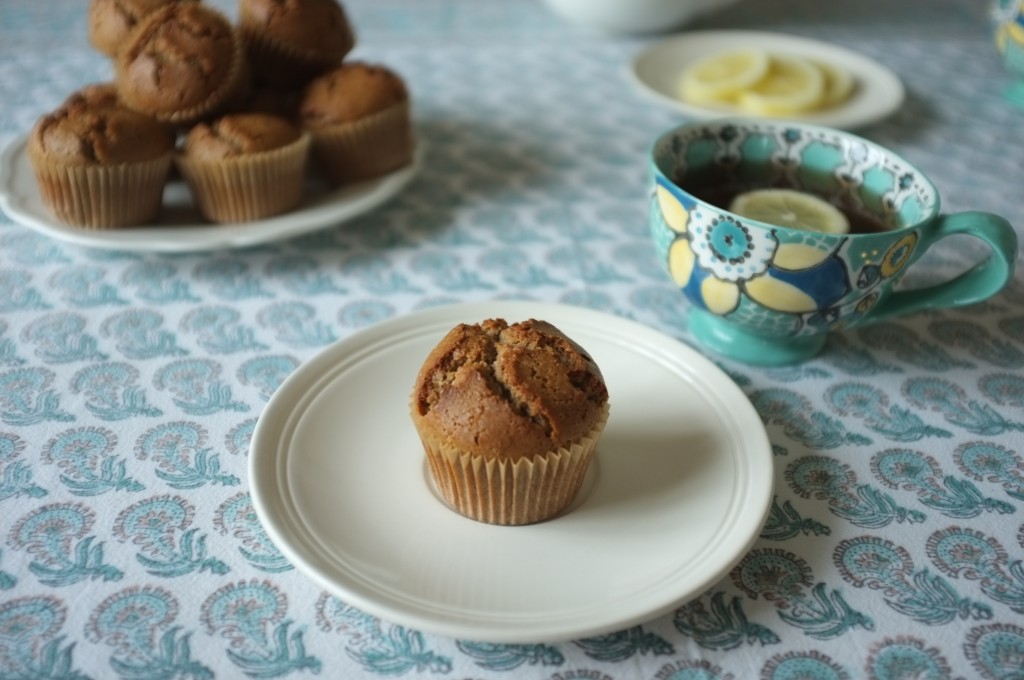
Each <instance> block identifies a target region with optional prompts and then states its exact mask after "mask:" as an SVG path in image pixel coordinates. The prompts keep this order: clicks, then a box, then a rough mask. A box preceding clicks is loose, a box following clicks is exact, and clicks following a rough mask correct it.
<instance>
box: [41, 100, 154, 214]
mask: <svg viewBox="0 0 1024 680" xmlns="http://www.w3.org/2000/svg"><path fill="white" fill-rule="evenodd" d="M173 152H174V135H173V134H172V133H171V132H170V130H168V129H167V127H166V126H164V125H161V124H160V123H158V122H157V121H155V120H153V119H152V118H150V117H149V116H145V115H143V114H141V113H137V112H135V111H131V110H129V109H126V108H123V107H120V106H111V105H95V106H90V105H88V104H86V103H83V102H80V103H77V104H73V105H70V106H62V107H60V108H58V109H57V110H56V111H54V112H52V113H49V114H47V115H45V116H43V117H41V118H40V119H39V120H38V121H37V122H36V124H35V126H34V127H33V128H32V132H31V133H30V134H29V138H28V146H27V149H26V153H27V156H28V159H29V162H30V163H31V164H32V168H33V171H34V173H35V176H36V182H37V184H38V186H39V192H40V195H41V197H42V201H43V204H44V205H45V206H46V208H47V210H49V212H50V213H51V214H52V215H53V216H54V217H56V218H57V219H58V220H59V221H61V222H64V223H66V224H71V225H75V226H80V227H87V228H92V229H112V228H117V227H127V226H135V225H140V224H146V223H148V222H151V221H153V220H154V219H155V218H156V217H157V215H158V214H159V212H160V208H161V204H162V199H163V190H164V184H165V183H166V181H167V174H168V171H169V170H170V167H171V162H172V158H173Z"/></svg>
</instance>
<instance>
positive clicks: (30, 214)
mask: <svg viewBox="0 0 1024 680" xmlns="http://www.w3.org/2000/svg"><path fill="white" fill-rule="evenodd" d="M29 135H30V133H27V132H23V133H21V134H19V135H17V136H15V137H14V138H13V139H12V140H11V141H10V142H8V143H7V144H6V145H5V146H4V148H3V150H2V151H0V210H3V212H4V213H5V214H6V215H7V216H8V217H9V218H10V219H11V220H12V221H13V222H15V223H16V224H19V225H21V226H23V227H26V228H28V229H31V230H33V231H35V232H36V233H39V234H42V235H44V236H47V237H49V238H53V239H55V240H58V241H62V242H64V243H70V244H73V245H77V246H85V247H89V248H99V249H103V250H112V251H121V252H136V253H196V252H215V251H220V250H226V249H235V248H250V247H253V246H258V245H262V244H265V243H272V242H274V241H279V240H284V239H289V238H295V237H297V236H301V235H303V234H307V233H310V232H314V231H319V230H321V229H327V228H330V227H335V226H338V225H341V224H343V223H344V222H347V221H349V220H352V219H355V218H356V217H359V216H362V215H364V214H366V213H368V212H370V211H372V210H374V209H375V208H377V207H379V206H380V205H382V204H383V203H385V202H386V201H387V200H389V199H391V198H393V197H394V196H396V195H397V194H398V193H400V192H401V191H402V190H403V189H404V188H405V187H406V185H407V184H408V183H409V182H410V181H411V180H412V178H413V177H415V176H416V175H417V174H418V173H419V171H420V168H421V167H422V165H423V157H424V154H425V150H424V149H425V145H424V144H423V142H422V141H417V142H416V146H415V149H414V152H413V158H412V162H410V163H409V164H408V165H405V166H403V167H401V168H398V169H397V170H393V171H391V172H389V173H387V174H385V175H383V176H381V177H376V178H373V179H370V180H366V181H363V182H359V183H355V184H351V185H346V186H342V187H337V188H334V189H330V190H328V191H326V192H325V193H323V194H320V195H318V196H316V197H315V199H314V202H313V203H304V204H303V205H300V206H299V207H298V208H296V209H294V210H292V211H289V212H287V213H284V214H281V215H274V216H272V217H269V218H266V219H262V220H254V221H251V222H238V223H223V224H214V223H201V222H195V223H190V224H177V225H176V224H152V225H140V226H137V227H127V228H121V229H94V230H90V229H82V228H79V227H75V226H73V225H66V224H63V223H60V222H58V221H56V220H55V219H53V218H52V217H50V216H49V215H46V214H41V213H39V212H38V211H36V210H33V208H32V206H30V205H26V197H25V196H22V195H20V194H19V192H18V191H17V190H16V188H15V187H14V183H15V181H17V180H18V179H20V175H19V174H18V172H19V166H20V165H25V164H27V163H28V160H27V158H26V148H27V145H28V138H29ZM35 192H36V193H35V195H34V196H29V197H28V198H30V199H31V198H36V199H38V187H37V188H35Z"/></svg>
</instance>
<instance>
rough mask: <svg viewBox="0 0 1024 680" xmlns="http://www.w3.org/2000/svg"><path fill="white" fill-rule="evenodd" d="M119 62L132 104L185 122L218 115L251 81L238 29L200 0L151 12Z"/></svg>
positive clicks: (124, 92)
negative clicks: (236, 33)
mask: <svg viewBox="0 0 1024 680" xmlns="http://www.w3.org/2000/svg"><path fill="white" fill-rule="evenodd" d="M116 66H117V68H116V71H117V76H116V82H117V88H118V94H119V95H120V97H121V100H122V101H123V102H124V104H125V105H126V106H128V107H129V108H132V109H135V110H136V111H139V112H141V113H145V114H148V115H151V116H153V117H155V118H157V119H158V120H161V121H164V122H169V123H175V124H180V125H188V124H190V123H194V122H197V121H199V120H200V119H202V118H205V117H209V116H213V115H215V114H216V113H217V112H218V110H219V108H220V107H223V106H224V105H225V104H226V103H227V102H228V101H230V100H231V98H232V97H237V96H238V95H239V92H240V91H241V89H242V88H244V87H245V86H247V84H248V83H247V78H246V75H247V71H246V68H245V59H244V53H243V50H242V45H241V41H240V40H239V39H238V37H237V36H236V35H235V30H234V28H233V27H232V26H231V24H230V23H228V20H227V19H226V18H224V16H223V15H222V14H220V13H219V12H218V11H216V10H214V9H211V8H209V7H207V6H205V5H203V4H202V3H198V2H185V3H173V4H170V5H167V6H165V7H161V8H160V9H157V10H156V11H154V12H151V13H150V14H149V15H147V16H146V17H145V18H144V19H143V20H142V22H140V23H139V25H138V26H136V27H135V30H134V31H132V33H131V35H130V37H129V39H128V42H127V44H126V45H125V46H124V48H123V49H122V50H121V51H120V52H119V53H118V57H117V65H116Z"/></svg>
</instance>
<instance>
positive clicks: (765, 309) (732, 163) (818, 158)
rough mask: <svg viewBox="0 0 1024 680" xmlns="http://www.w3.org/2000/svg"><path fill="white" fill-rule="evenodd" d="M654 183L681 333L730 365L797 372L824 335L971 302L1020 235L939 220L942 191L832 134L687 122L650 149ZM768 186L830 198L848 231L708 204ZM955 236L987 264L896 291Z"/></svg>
mask: <svg viewBox="0 0 1024 680" xmlns="http://www.w3.org/2000/svg"><path fill="white" fill-rule="evenodd" d="M651 174H652V187H651V191H650V217H649V220H650V229H651V234H652V236H653V239H654V244H655V249H656V251H657V255H658V257H659V259H660V260H661V261H662V262H663V263H664V265H665V266H666V268H667V269H668V272H669V274H670V275H671V276H672V278H673V280H674V281H675V282H676V284H677V285H678V286H679V288H680V289H681V291H682V292H683V294H684V295H685V297H686V298H687V299H688V300H689V302H690V303H691V311H690V313H689V315H688V317H689V326H690V330H691V331H692V333H693V335H694V337H695V338H696V339H697V340H698V341H699V342H700V343H702V344H703V345H705V346H706V347H707V348H708V349H710V350H712V351H714V352H716V353H719V354H722V355H724V356H727V357H730V358H733V359H737V360H739V361H744V362H747V363H751V364H762V365H779V364H788V363H795V362H799V361H803V360H805V359H808V358H810V357H812V356H814V354H816V353H817V352H818V351H819V350H820V349H821V347H822V346H823V345H824V344H825V339H826V334H827V333H828V331H830V330H838V329H844V328H851V327H854V326H859V325H863V324H865V323H870V322H873V321H879V320H881V319H887V318H892V317H894V316H898V315H903V314H910V313H912V312H916V311H920V310H924V309H931V308H940V307H956V306H961V305H967V304H971V303H975V302H979V301H981V300H984V299H986V298H988V297H990V296H992V295H994V294H995V293H997V292H998V291H999V290H1000V289H1001V288H1002V287H1003V286H1004V285H1005V284H1006V283H1007V282H1008V281H1009V280H1010V278H1011V277H1012V275H1013V267H1014V260H1015V258H1016V252H1017V236H1016V233H1015V232H1014V230H1013V227H1011V226H1010V224H1009V223H1008V222H1007V221H1006V220H1004V219H1003V218H1001V217H998V216H996V215H992V214H989V213H982V212H962V213H957V214H950V215H943V214H940V213H939V196H938V193H937V192H936V189H935V187H934V185H932V183H931V182H930V181H929V180H928V178H927V177H925V176H924V174H922V173H921V171H920V170H918V169H917V168H915V167H914V166H912V165H910V164H909V163H908V162H906V161H905V160H903V159H902V158H900V157H899V156H897V155H896V154H894V153H893V152H891V151H888V150H886V149H884V148H882V147H880V146H878V145H877V144H873V143H871V142H869V141H867V140H865V139H862V138H860V137H857V136H855V135H851V134H849V133H846V132H841V131H839V130H832V129H828V128H823V127H816V126H812V125H803V124H795V123H789V122H781V121H774V122H773V121H760V120H756V121H755V120H745V119H725V120H717V121H711V122H703V123H692V124H688V125H683V126H681V127H678V128H675V129H673V130H670V131H668V132H666V133H665V134H663V135H662V136H661V137H659V138H658V139H657V140H656V141H655V143H654V146H653V149H652V158H651ZM765 187H789V188H793V189H797V190H800V191H806V192H809V193H813V194H816V195H818V196H820V197H822V198H825V199H828V200H829V201H830V202H832V203H833V204H834V205H836V206H837V207H838V208H840V209H841V210H842V211H843V212H845V213H847V215H848V216H849V217H850V222H851V224H852V225H854V228H853V229H851V232H850V233H848V234H825V233H818V232H811V231H802V230H796V229H789V228H786V227H780V226H775V225H771V224H766V223H764V222H758V221H756V220H750V219H747V218H744V217H740V216H738V215H736V214H734V213H730V212H729V211H727V210H725V209H723V208H721V207H718V205H716V203H718V204H725V205H728V200H727V199H728V195H729V194H730V193H732V194H735V193H737V192H742V191H747V190H750V189H755V188H765ZM712 201H713V202H712ZM858 229H867V231H864V232H863V233H857V232H858ZM952 234H967V235H970V236H974V237H976V238H978V239H981V240H982V241H984V242H985V243H986V244H987V245H988V247H989V253H988V254H987V257H986V258H985V259H984V260H983V261H982V262H980V263H979V264H977V265H976V266H974V267H973V268H972V269H970V270H969V271H967V272H965V273H963V274H961V275H959V276H956V277H955V278H952V279H950V280H946V281H942V282H938V283H934V285H931V286H929V287H924V288H919V289H915V290H902V289H901V290H898V291H897V290H896V288H897V284H898V283H899V281H900V280H901V279H902V278H903V275H904V274H905V273H906V271H907V268H908V267H909V266H910V265H911V264H912V263H914V262H915V261H916V260H917V259H918V258H920V257H921V256H922V255H923V254H924V252H925V251H926V250H928V248H929V247H931V246H932V245H933V244H935V243H936V242H938V241H939V240H940V239H943V238H945V237H946V236H950V235H952Z"/></svg>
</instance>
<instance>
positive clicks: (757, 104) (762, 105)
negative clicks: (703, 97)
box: [738, 54, 825, 116]
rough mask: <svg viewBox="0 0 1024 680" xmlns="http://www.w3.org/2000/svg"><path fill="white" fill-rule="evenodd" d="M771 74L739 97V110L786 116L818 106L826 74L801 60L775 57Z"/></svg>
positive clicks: (812, 64) (799, 58) (771, 64)
mask: <svg viewBox="0 0 1024 680" xmlns="http://www.w3.org/2000/svg"><path fill="white" fill-rule="evenodd" d="M769 63H770V66H769V68H768V73H767V74H766V75H765V77H764V78H762V79H761V80H759V81H758V82H757V83H755V84H754V85H753V86H752V87H750V88H749V89H746V90H744V91H743V92H741V93H740V94H739V100H738V101H739V104H740V107H741V108H743V109H745V110H746V111H749V112H750V113H754V114H757V115H762V116H784V115H787V114H791V113H800V112H801V111H807V110H809V109H813V108H814V107H816V106H818V104H819V103H820V102H821V100H822V96H823V95H824V93H825V74H824V73H823V72H822V70H821V69H820V68H818V66H816V65H815V64H814V63H813V62H811V61H809V60H807V59H804V58H802V57H791V56H784V55H781V54H775V55H772V56H771V58H770V60H769Z"/></svg>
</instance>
